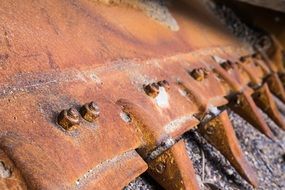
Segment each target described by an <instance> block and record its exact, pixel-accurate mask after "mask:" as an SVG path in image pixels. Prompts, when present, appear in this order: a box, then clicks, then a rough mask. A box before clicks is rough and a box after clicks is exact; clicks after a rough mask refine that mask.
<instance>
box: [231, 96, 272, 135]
mask: <svg viewBox="0 0 285 190" xmlns="http://www.w3.org/2000/svg"><path fill="white" fill-rule="evenodd" d="M229 105H230V107H231V109H232V110H233V111H235V112H236V113H237V114H239V115H240V116H241V117H243V118H244V119H245V120H246V121H247V122H249V123H250V124H251V125H253V126H254V127H255V128H256V129H258V130H259V131H260V132H261V133H263V134H264V135H266V136H267V137H269V138H270V139H274V136H273V134H272V132H271V130H270V128H269V127H268V125H267V124H266V122H265V120H264V119H263V117H262V115H261V113H260V111H259V110H258V108H257V106H256V104H255V103H254V101H253V99H252V97H251V95H250V93H249V92H247V91H245V92H242V93H241V94H238V95H237V96H236V100H235V102H234V103H233V102H231V103H230V104H229Z"/></svg>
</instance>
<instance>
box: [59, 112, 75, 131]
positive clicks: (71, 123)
mask: <svg viewBox="0 0 285 190" xmlns="http://www.w3.org/2000/svg"><path fill="white" fill-rule="evenodd" d="M79 116H80V115H79V113H78V111H77V110H76V109H75V108H70V109H69V110H63V111H61V112H60V114H59V115H58V118H57V122H58V124H59V125H60V126H61V127H63V128H64V129H65V130H70V129H73V128H75V127H77V126H78V125H79Z"/></svg>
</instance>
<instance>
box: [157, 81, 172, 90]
mask: <svg viewBox="0 0 285 190" xmlns="http://www.w3.org/2000/svg"><path fill="white" fill-rule="evenodd" d="M157 84H158V86H161V87H164V88H166V89H169V88H170V85H169V83H168V82H167V81H166V80H162V81H159V82H158V83H157Z"/></svg>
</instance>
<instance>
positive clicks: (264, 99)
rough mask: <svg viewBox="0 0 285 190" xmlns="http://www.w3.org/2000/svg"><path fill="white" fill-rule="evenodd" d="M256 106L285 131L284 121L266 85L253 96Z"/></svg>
mask: <svg viewBox="0 0 285 190" xmlns="http://www.w3.org/2000/svg"><path fill="white" fill-rule="evenodd" d="M252 96H253V98H254V101H255V102H256V104H257V105H258V106H259V107H260V108H261V109H262V110H263V111H264V112H265V113H267V114H268V115H269V117H271V118H272V120H273V121H274V122H275V123H276V124H277V125H278V126H279V127H280V128H282V129H283V130H285V123H284V121H283V119H282V116H281V113H280V112H279V110H278V108H277V106H276V104H275V102H274V99H273V97H272V94H271V92H270V90H269V88H268V85H267V84H266V83H265V84H264V85H263V86H262V87H260V88H259V89H257V90H256V91H255V93H254V94H253V95H252Z"/></svg>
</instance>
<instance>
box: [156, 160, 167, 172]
mask: <svg viewBox="0 0 285 190" xmlns="http://www.w3.org/2000/svg"><path fill="white" fill-rule="evenodd" d="M165 169H166V166H165V164H164V163H162V162H160V163H158V164H157V165H156V166H155V170H156V172H157V173H159V174H162V173H163V172H164V171H165Z"/></svg>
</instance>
